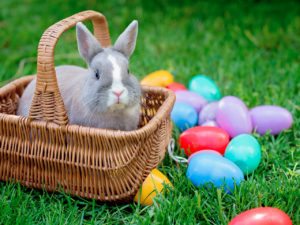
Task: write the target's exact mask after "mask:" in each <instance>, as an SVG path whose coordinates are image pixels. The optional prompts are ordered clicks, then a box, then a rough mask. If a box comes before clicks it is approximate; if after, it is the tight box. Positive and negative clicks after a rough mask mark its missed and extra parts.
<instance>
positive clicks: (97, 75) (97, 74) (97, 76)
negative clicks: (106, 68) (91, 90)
mask: <svg viewBox="0 0 300 225" xmlns="http://www.w3.org/2000/svg"><path fill="white" fill-rule="evenodd" d="M95 76H96V78H97V79H99V77H100V72H99V71H97V72H96V73H95Z"/></svg>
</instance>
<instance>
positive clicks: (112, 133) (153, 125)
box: [0, 75, 176, 139]
mask: <svg viewBox="0 0 300 225" xmlns="http://www.w3.org/2000/svg"><path fill="white" fill-rule="evenodd" d="M35 77H36V75H28V76H24V77H21V78H19V79H17V80H14V81H12V82H10V83H8V84H6V85H5V86H3V87H1V88H0V98H1V97H3V96H4V95H5V94H9V93H10V92H11V91H12V89H16V88H17V87H18V85H19V84H20V83H22V82H24V81H26V80H32V79H34V78H35ZM141 87H142V90H143V91H146V92H154V93H159V94H163V95H164V96H165V97H166V98H165V100H164V102H163V104H162V105H161V106H160V107H159V109H158V110H157V112H156V114H155V115H154V117H153V118H152V119H151V120H150V121H149V122H148V123H147V124H146V125H144V126H143V127H141V128H139V129H136V130H131V131H122V130H110V129H104V128H96V127H87V126H81V125H77V124H67V125H65V126H62V125H58V124H56V123H54V122H47V121H43V120H32V119H30V118H29V117H28V116H20V115H13V114H5V113H0V117H2V118H3V119H4V120H9V121H11V122H13V123H15V124H16V123H18V122H19V121H20V120H23V121H24V122H25V123H26V124H27V123H28V124H29V123H30V124H32V125H33V126H36V127H46V128H49V129H63V130H66V132H68V131H72V132H73V131H79V133H80V134H83V135H89V134H91V133H92V134H93V135H97V136H98V135H99V136H102V135H105V136H106V137H111V138H115V139H123V138H126V137H134V136H135V137H136V136H140V137H147V136H148V135H149V134H151V133H152V132H153V131H154V130H156V129H157V127H158V126H159V125H160V121H161V120H162V119H163V118H165V117H166V116H167V115H166V114H168V113H170V112H171V110H172V107H173V104H174V102H175V98H176V97H175V94H174V92H173V91H172V90H169V89H167V88H163V87H150V86H145V85H141Z"/></svg>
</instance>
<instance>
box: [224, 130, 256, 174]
mask: <svg viewBox="0 0 300 225" xmlns="http://www.w3.org/2000/svg"><path fill="white" fill-rule="evenodd" d="M224 156H225V158H227V159H229V160H230V161H232V162H234V163H235V164H236V165H237V166H238V167H239V168H240V169H241V170H242V171H243V173H244V175H246V174H250V173H252V172H253V171H254V170H255V169H256V168H257V167H258V165H259V163H260V160H261V149H260V144H259V143H258V141H257V140H256V139H255V138H254V137H253V136H251V135H249V134H241V135H238V136H236V137H235V138H233V139H232V140H231V141H230V142H229V144H228V145H227V147H226V150H225V155H224Z"/></svg>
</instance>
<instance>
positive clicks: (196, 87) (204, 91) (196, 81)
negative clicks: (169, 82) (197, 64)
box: [189, 75, 221, 102]
mask: <svg viewBox="0 0 300 225" xmlns="http://www.w3.org/2000/svg"><path fill="white" fill-rule="evenodd" d="M189 90H190V91H192V92H196V93H197V94H199V95H201V96H202V97H203V98H205V99H206V100H207V101H208V102H212V101H218V100H220V98H221V93H220V90H219V88H218V87H217V85H216V84H215V83H214V82H213V80H212V79H210V78H208V77H206V76H204V75H197V76H194V77H193V78H192V79H191V81H190V83H189Z"/></svg>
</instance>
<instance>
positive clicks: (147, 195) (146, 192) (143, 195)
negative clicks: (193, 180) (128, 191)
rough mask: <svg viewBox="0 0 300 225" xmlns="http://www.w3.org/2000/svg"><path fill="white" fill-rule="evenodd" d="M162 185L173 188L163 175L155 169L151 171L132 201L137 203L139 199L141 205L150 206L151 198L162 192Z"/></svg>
mask: <svg viewBox="0 0 300 225" xmlns="http://www.w3.org/2000/svg"><path fill="white" fill-rule="evenodd" d="M163 183H165V185H169V186H170V187H173V185H172V183H171V182H170V181H169V179H168V178H167V177H166V176H165V175H164V174H162V173H161V172H160V171H159V170H157V169H154V170H152V172H151V173H150V174H149V175H148V177H147V178H146V180H145V181H144V183H143V184H142V187H141V189H140V190H139V191H138V192H137V193H136V195H135V197H134V201H135V202H136V203H138V201H139V199H140V203H141V204H142V205H152V204H153V200H152V198H153V197H155V196H157V195H158V194H159V193H162V192H163V188H164V185H163Z"/></svg>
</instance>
